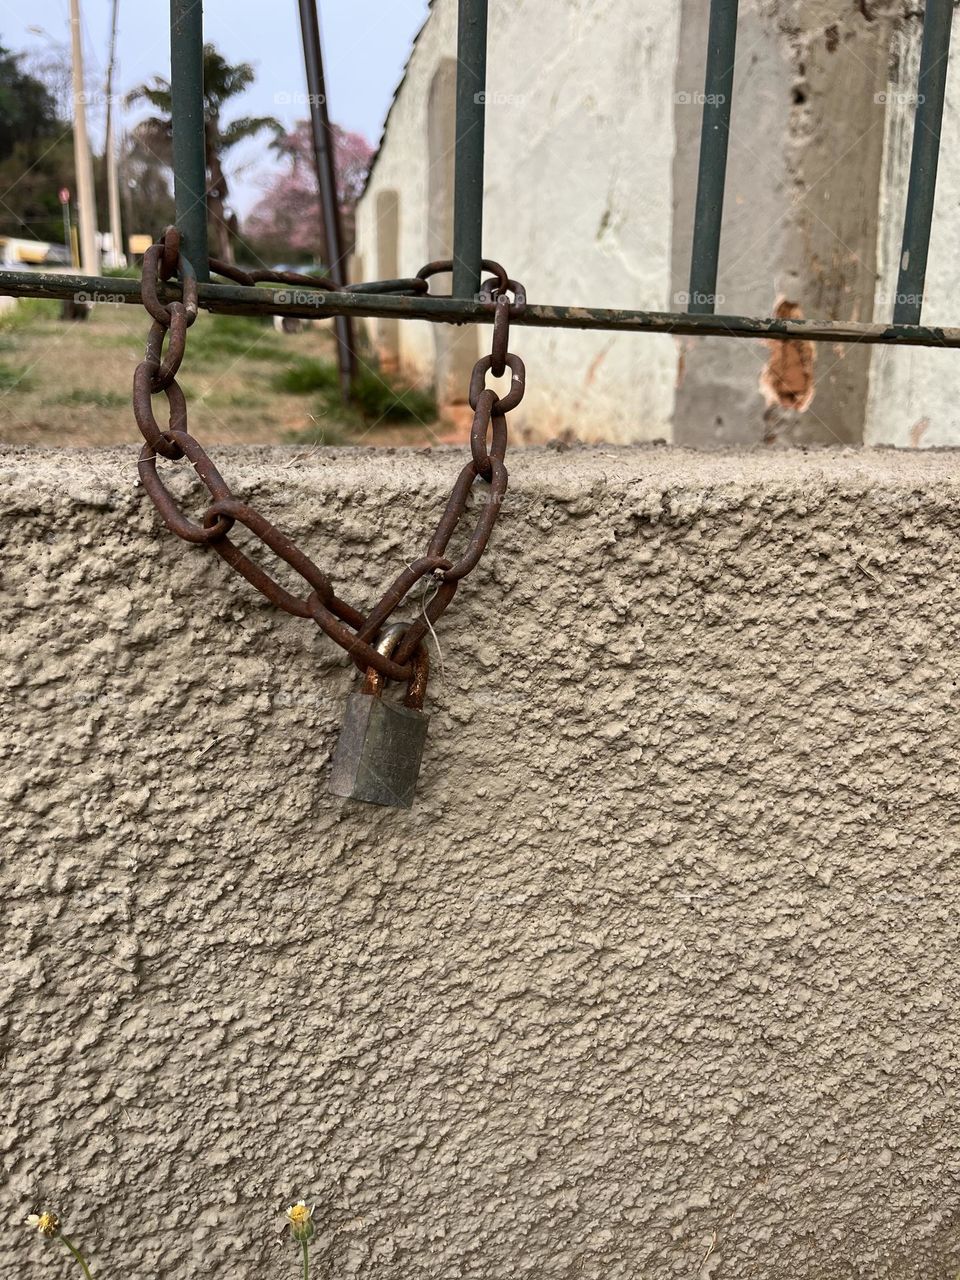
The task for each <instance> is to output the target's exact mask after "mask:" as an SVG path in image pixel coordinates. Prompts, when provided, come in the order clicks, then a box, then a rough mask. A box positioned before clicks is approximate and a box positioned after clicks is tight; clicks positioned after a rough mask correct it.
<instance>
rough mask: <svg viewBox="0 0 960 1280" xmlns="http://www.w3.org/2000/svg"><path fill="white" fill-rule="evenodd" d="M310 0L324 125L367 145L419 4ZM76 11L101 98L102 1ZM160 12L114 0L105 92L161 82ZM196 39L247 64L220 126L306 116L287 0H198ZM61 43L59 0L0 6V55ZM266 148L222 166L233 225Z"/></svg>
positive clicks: (105, 19) (252, 194) (165, 19)
mask: <svg viewBox="0 0 960 1280" xmlns="http://www.w3.org/2000/svg"><path fill="white" fill-rule="evenodd" d="M317 2H318V8H319V12H320V22H321V30H322V34H323V44H324V61H325V66H326V73H327V96H328V106H329V110H330V115H331V118H332V119H333V120H334V121H336V123H337V124H340V125H342V126H343V127H344V128H345V129H350V130H354V131H356V132H357V133H362V134H363V135H364V136H365V137H366V138H367V139H368V140H369V141H370V142H371V143H372V144H373V145H374V146H375V145H376V144H377V141H378V140H379V137H380V131H381V128H382V126H383V121H384V118H385V116H386V113H387V109H388V107H389V106H390V102H391V100H392V97H393V91H394V89H395V88H396V87H397V84H398V83H399V80H400V77H401V75H402V73H403V67H404V64H405V62H406V60H407V56H408V54H409V52H410V46H411V43H412V41H413V37H414V36H415V35H416V33H417V31H418V30H419V28H420V25H421V23H422V22H423V20H424V18H425V16H426V12H427V4H428V0H317ZM80 7H81V15H82V20H83V44H84V58H85V61H86V80H87V91H88V92H92V91H95V90H102V87H103V82H104V77H105V74H106V67H107V57H108V50H109V36H110V13H111V7H112V6H111V0H81V6H80ZM169 13H170V5H169V3H168V2H167V0H120V20H119V36H118V40H117V62H118V75H117V80H116V90H115V91H119V92H122V93H126V92H127V91H128V90H129V89H132V88H133V87H134V86H135V85H138V84H142V83H143V82H144V81H145V80H149V79H150V78H151V77H152V76H154V75H162V76H165V77H169V74H170V44H169V25H168V23H169ZM31 28H33V30H31ZM36 28H40V31H39V32H38V31H37V30H36ZM204 32H205V35H206V38H207V39H208V40H211V41H212V42H213V43H214V44H215V45H216V46H217V48H218V49H219V50H220V52H221V53H223V54H224V56H225V57H226V58H228V59H229V60H230V61H232V62H250V63H252V64H253V67H254V69H255V71H256V73H257V78H256V81H255V82H254V84H253V86H252V87H251V88H250V89H249V90H248V92H247V93H246V94H245V95H244V96H243V97H240V98H237V99H236V103H235V105H234V106H233V107H232V109H228V113H227V114H226V115H225V120H226V121H227V122H229V120H230V119H232V118H233V116H239V115H257V116H266V115H269V116H276V117H277V118H278V119H279V120H281V121H282V122H283V123H284V124H292V123H293V122H294V121H295V120H297V119H305V118H306V116H307V115H308V108H307V107H306V105H305V104H304V102H303V101H302V95H304V94H305V92H306V82H305V76H304V69H303V52H302V46H301V44H300V22H299V16H298V10H297V0H204ZM69 39H70V22H69V0H30V2H29V4H28V3H24V0H0V44H3V45H4V46H5V47H6V48H8V49H11V50H12V51H14V52H21V51H24V52H29V53H34V52H41V51H42V50H43V49H44V48H45V47H46V48H49V47H50V45H51V43H56V44H61V45H68V42H69ZM298 96H299V97H300V100H298ZM136 114H137V112H136V110H134V111H133V112H132V113H131V115H130V116H129V118H125V121H124V123H125V124H127V125H128V126H129V124H130V123H132V122H133V121H135V119H136ZM140 114H143V111H142V110H141V112H140ZM88 125H89V128H90V132H91V136H92V138H93V140H94V144H95V145H97V146H99V145H100V140H101V139H102V136H103V111H102V108H93V107H91V108H90V109H89V119H88ZM266 143H267V135H266V134H264V135H262V139H261V140H256V141H251V142H249V143H244V144H243V145H242V146H240V147H238V148H237V149H236V151H235V152H234V153H233V156H232V159H231V161H230V163H229V165H228V175H227V176H228V179H230V181H231V193H232V196H233V203H234V207H235V208H236V209H237V212H238V213H239V214H240V216H241V217H242V216H243V215H244V214H245V213H247V212H248V211H249V209H250V208H251V207H252V206H253V205H254V204H255V203H256V201H257V199H258V197H259V195H260V191H261V185H262V182H263V179H264V177H265V176H266V174H267V173H268V172H269V169H270V168H271V167H272V166H273V165H274V164H275V161H274V160H273V158H272V157H271V155H270V154H269V152H268V151H267V148H266Z"/></svg>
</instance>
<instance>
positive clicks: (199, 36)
mask: <svg viewBox="0 0 960 1280" xmlns="http://www.w3.org/2000/svg"><path fill="white" fill-rule="evenodd" d="M170 91H171V97H172V99H173V106H172V111H171V115H172V119H173V197H174V203H175V206H176V217H177V226H178V227H179V229H180V234H181V236H182V244H183V253H184V256H185V257H186V258H187V259H189V261H190V263H191V265H192V266H193V269H194V270H195V271H196V273H197V279H198V280H207V279H209V272H208V270H207V149H206V129H205V122H204V118H203V0H170Z"/></svg>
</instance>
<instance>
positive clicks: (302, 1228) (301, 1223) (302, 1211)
mask: <svg viewBox="0 0 960 1280" xmlns="http://www.w3.org/2000/svg"><path fill="white" fill-rule="evenodd" d="M315 1208H316V1205H311V1206H310V1208H307V1202H306V1201H305V1200H298V1201H297V1203H296V1204H292V1205H291V1206H290V1208H289V1209H288V1210H287V1221H288V1222H289V1223H290V1230H291V1232H292V1233H293V1238H294V1239H295V1240H301V1241H303V1240H309V1239H310V1237H311V1236H312V1235H313V1233H314V1231H315V1230H316V1228H315V1227H314V1225H313V1210H314V1209H315Z"/></svg>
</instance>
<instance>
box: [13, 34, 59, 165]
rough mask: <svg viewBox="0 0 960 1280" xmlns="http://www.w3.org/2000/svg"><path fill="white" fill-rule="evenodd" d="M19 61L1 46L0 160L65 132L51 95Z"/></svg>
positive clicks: (21, 58)
mask: <svg viewBox="0 0 960 1280" xmlns="http://www.w3.org/2000/svg"><path fill="white" fill-rule="evenodd" d="M22 61H23V55H22V54H15V53H10V51H9V50H7V49H4V48H3V46H2V45H0V160H6V159H8V157H10V156H12V155H13V152H14V149H15V148H16V147H17V146H18V145H20V146H26V147H28V148H32V147H35V146H36V144H37V143H38V142H39V141H40V139H42V138H55V137H57V136H58V135H59V134H61V133H63V131H64V125H63V123H62V122H61V121H60V120H59V119H58V118H57V107H56V102H55V101H54V98H53V95H52V94H51V93H50V91H49V90H48V89H47V87H46V85H45V84H43V83H42V82H41V81H40V80H38V79H37V78H36V76H32V75H30V74H29V72H26V71H24V70H23V68H22V67H21V65H20V64H21V62H22Z"/></svg>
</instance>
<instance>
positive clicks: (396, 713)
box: [329, 623, 430, 809]
mask: <svg viewBox="0 0 960 1280" xmlns="http://www.w3.org/2000/svg"><path fill="white" fill-rule="evenodd" d="M405 630H406V627H405V626H404V625H403V623H394V624H393V625H391V626H389V627H386V628H385V629H384V630H383V632H381V635H380V637H379V639H378V641H377V643H376V648H377V650H378V652H380V653H383V654H386V655H388V656H389V655H390V654H391V653H392V652H393V650H394V649H395V648H396V647H397V645H398V644H399V643H400V640H401V638H402V636H403V634H404V631H405ZM413 662H414V672H413V678H412V680H411V681H410V684H409V685H408V686H407V692H406V696H405V697H404V699H403V702H402V703H398V702H388V701H387V700H386V699H385V698H384V697H383V676H381V675H380V674H379V672H377V671H376V670H374V668H373V667H371V668H370V669H369V670H368V671H367V674H366V678H365V680H364V682H363V688H362V689H361V690H360V692H359V693H351V694H350V696H349V697H348V699H347V710H346V714H345V715H344V718H343V728H342V729H341V730H340V737H339V739H338V740H337V746H336V749H335V751H334V753H333V767H332V768H331V770H330V784H329V790H330V791H331V792H332V794H333V795H335V796H343V797H345V798H346V799H348V800H363V801H366V803H368V804H383V805H394V806H396V807H397V808H400V809H409V808H410V806H411V805H412V804H413V794H414V791H415V790H416V786H417V776H418V774H419V773H420V760H421V757H422V756H423V744H424V742H425V741H426V738H427V726H428V725H429V723H430V717H429V716H428V715H424V713H423V710H422V707H423V699H424V696H425V694H426V692H427V677H428V676H429V674H430V659H429V656H428V654H427V650H426V648H425V647H424V646H423V645H421V646H420V648H419V649H418V650H417V652H416V654H415V655H414V659H413Z"/></svg>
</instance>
